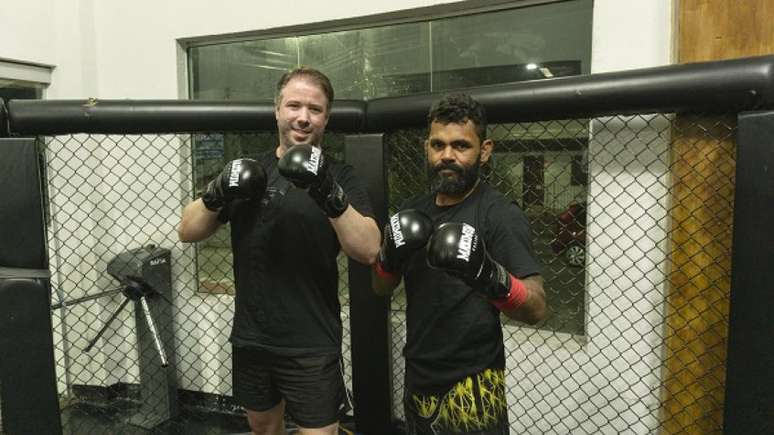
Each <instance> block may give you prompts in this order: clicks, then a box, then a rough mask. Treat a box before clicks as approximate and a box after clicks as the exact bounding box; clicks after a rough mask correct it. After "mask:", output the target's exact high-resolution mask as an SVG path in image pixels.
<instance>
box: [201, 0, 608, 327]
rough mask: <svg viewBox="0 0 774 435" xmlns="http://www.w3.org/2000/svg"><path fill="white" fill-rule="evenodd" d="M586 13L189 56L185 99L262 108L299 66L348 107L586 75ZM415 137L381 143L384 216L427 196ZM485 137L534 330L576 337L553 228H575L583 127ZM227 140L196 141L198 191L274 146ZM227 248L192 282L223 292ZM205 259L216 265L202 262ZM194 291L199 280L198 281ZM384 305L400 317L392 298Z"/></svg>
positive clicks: (573, 6) (573, 264)
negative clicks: (540, 286) (523, 269)
mask: <svg viewBox="0 0 774 435" xmlns="http://www.w3.org/2000/svg"><path fill="white" fill-rule="evenodd" d="M592 6H593V2H592V0H574V1H561V2H552V3H544V4H539V5H533V6H528V7H511V8H502V9H499V10H494V11H492V10H489V11H485V12H480V11H473V12H468V13H465V14H459V15H456V16H450V17H449V16H446V17H443V18H427V19H416V20H413V21H411V22H404V23H398V24H389V25H381V26H378V25H377V26H371V27H364V28H359V29H350V30H343V31H330V32H320V33H316V34H309V35H301V36H293V37H282V38H264V39H260V40H253V41H239V42H225V43H218V44H211V45H204V46H196V47H191V48H190V49H189V60H190V68H189V71H190V76H189V86H190V95H191V98H193V99H232V100H239V99H250V100H256V99H257V100H270V99H272V98H273V97H274V92H275V90H274V86H275V84H276V82H277V80H278V79H279V78H280V76H281V75H282V73H283V72H284V71H286V70H288V69H291V68H293V67H296V66H298V65H309V66H312V67H315V68H318V69H320V70H322V71H323V72H325V73H326V74H327V75H328V76H329V77H330V78H331V81H332V82H333V86H334V89H335V91H336V98H337V99H355V100H368V99H374V98H381V97H392V96H402V95H410V94H416V93H426V92H436V91H449V90H453V89H459V88H466V87H474V86H482V85H490V84H498V83H507V82H518V81H525V80H542V79H549V78H555V77H562V76H572V75H580V74H589V73H590V66H591V65H590V64H591V24H592ZM515 121H517V120H514V122H515ZM425 134H426V133H425V132H423V131H415V130H411V131H402V132H393V133H391V134H390V135H388V136H387V137H386V138H385V140H386V141H387V142H388V146H389V148H390V150H391V152H392V158H391V159H390V161H389V165H390V168H388V170H389V174H390V176H389V189H390V192H389V198H390V204H389V205H390V209H391V211H395V208H396V207H398V206H399V205H400V204H401V203H402V202H403V200H405V198H408V197H410V196H414V195H415V194H418V193H420V192H421V191H424V189H426V182H425V181H424V180H425V168H424V156H423V153H422V152H421V146H418V145H417V144H421V143H422V139H423V138H424V136H425ZM489 135H490V137H491V138H492V139H494V141H495V143H496V155H495V157H494V158H493V161H492V165H491V166H492V167H491V168H488V169H487V170H488V171H489V172H487V173H485V175H486V176H487V177H488V179H489V181H490V182H491V183H493V184H495V185H496V186H497V188H498V189H500V190H501V191H502V192H504V193H505V194H506V195H508V197H509V198H511V199H513V200H514V201H516V202H517V203H518V204H520V205H521V207H522V208H523V209H524V210H525V213H526V214H527V215H528V217H529V218H530V221H531V222H532V225H533V231H534V232H535V240H536V241H535V247H536V253H537V255H538V256H539V257H540V259H541V261H542V262H543V263H544V266H545V270H544V278H545V279H546V287H547V289H548V290H547V291H548V292H549V293H550V294H549V309H550V311H551V316H550V318H549V319H548V320H547V321H546V322H545V323H544V324H543V325H541V327H542V328H546V329H550V330H554V331H564V332H569V333H573V334H579V335H582V334H584V326H583V318H584V312H585V311H584V304H585V302H584V295H585V292H584V291H583V286H584V279H583V278H584V276H585V275H584V272H585V270H584V264H583V260H582V259H583V256H582V255H583V253H577V255H575V254H573V256H570V255H569V253H572V252H575V251H572V252H569V251H568V250H567V249H566V247H565V244H562V243H559V242H557V241H560V242H562V241H564V240H565V239H564V233H565V232H562V231H560V230H562V229H563V228H565V227H564V226H562V225H560V223H561V222H560V221H561V219H562V218H564V217H566V216H574V215H573V214H572V213H570V214H568V212H567V211H568V210H570V209H571V208H572V207H578V206H579V204H580V205H582V204H583V203H584V201H585V197H586V194H587V182H586V179H587V175H586V171H585V166H583V165H584V164H585V160H582V157H583V156H584V155H585V152H586V149H587V142H588V135H589V132H588V123H587V122H586V120H571V121H551V122H544V123H513V124H500V125H491V126H490V131H489ZM231 136H232V135H229V134H225V135H211V136H202V137H199V138H197V139H196V140H194V154H193V157H194V168H195V174H196V186H197V190H199V189H201V188H202V187H203V186H204V185H205V183H206V182H207V181H209V180H210V179H212V178H213V177H214V176H215V174H217V172H219V171H220V169H221V168H222V167H223V165H224V164H225V162H226V161H228V160H230V159H233V158H236V157H238V156H243V155H249V154H252V153H254V152H255V151H258V150H259V149H271V148H273V147H274V146H276V143H277V142H276V134H275V132H267V133H261V134H258V135H256V136H254V137H248V136H245V135H242V136H241V137H240V136H234V137H231ZM342 141H343V138H342V137H341V135H335V134H331V133H328V134H327V135H326V139H325V142H326V145H327V146H328V147H329V148H331V145H335V144H336V143H340V142H342ZM334 148H335V146H334ZM339 149H340V148H339ZM407 171H408V172H407ZM574 223H575V222H574ZM576 226H577V227H578V228H574V227H573V228H574V229H573V230H572V231H571V232H568V233H567V234H572V237H573V239H572V240H570V241H569V242H568V243H566V244H567V245H571V246H572V247H573V249H575V247H576V246H577V247H583V248H584V251H583V252H585V221H582V222H581V220H579V219H578V220H577V225H576ZM224 231H227V230H226V229H222V230H221V232H224ZM576 239H577V240H576ZM576 242H577V243H576ZM228 243H229V239H228V236H227V233H223V234H220V235H219V237H215V238H211V239H210V241H208V242H206V243H205V244H200V249H202V251H201V254H202V255H200V257H199V260H200V263H199V264H200V270H204V271H210V272H207V273H210V275H212V276H213V277H214V278H215V279H217V280H218V282H221V283H222V282H224V280H223V279H221V277H219V276H217V275H218V273H216V272H213V271H219V270H230V259H228V257H227V253H228V249H225V248H227V247H228ZM210 248H212V249H213V250H215V249H220V250H221V251H223V252H225V254H219V255H210V256H207V255H204V254H206V250H207V249H210ZM213 252H215V251H213ZM568 252H569V253H568ZM207 273H205V274H204V275H206V274H207ZM200 280H201V281H202V282H204V280H205V277H204V276H203V275H202V273H201V272H200ZM225 281H228V279H226V280H225ZM205 287H206V286H205ZM551 292H553V293H551ZM393 304H398V309H399V310H400V309H401V307H402V304H403V299H401V296H400V295H399V296H398V297H397V298H396V299H394V300H393Z"/></svg>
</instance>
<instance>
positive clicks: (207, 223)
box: [177, 198, 220, 242]
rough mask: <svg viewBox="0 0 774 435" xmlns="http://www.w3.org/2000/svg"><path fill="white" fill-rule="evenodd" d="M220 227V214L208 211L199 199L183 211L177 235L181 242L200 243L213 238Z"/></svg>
mask: <svg viewBox="0 0 774 435" xmlns="http://www.w3.org/2000/svg"><path fill="white" fill-rule="evenodd" d="M219 226H220V221H218V212H217V211H211V210H208V209H207V207H205V206H204V203H203V202H202V200H201V198H199V199H197V200H196V201H193V202H191V203H189V204H188V205H187V206H185V208H184V209H183V216H182V218H181V219H180V224H179V225H178V227H177V235H178V237H179V238H180V241H181V242H198V241H201V240H204V239H206V238H207V237H209V236H211V235H212V234H213V233H214V232H215V231H216V230H217V229H218V227H219Z"/></svg>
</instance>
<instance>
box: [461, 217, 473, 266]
mask: <svg viewBox="0 0 774 435" xmlns="http://www.w3.org/2000/svg"><path fill="white" fill-rule="evenodd" d="M475 236H476V229H475V228H473V227H472V226H470V225H468V224H462V234H460V243H459V245H458V246H457V258H458V259H459V260H464V261H470V250H471V249H472V248H473V237H475Z"/></svg>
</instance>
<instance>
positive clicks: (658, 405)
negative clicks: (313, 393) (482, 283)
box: [38, 114, 736, 434]
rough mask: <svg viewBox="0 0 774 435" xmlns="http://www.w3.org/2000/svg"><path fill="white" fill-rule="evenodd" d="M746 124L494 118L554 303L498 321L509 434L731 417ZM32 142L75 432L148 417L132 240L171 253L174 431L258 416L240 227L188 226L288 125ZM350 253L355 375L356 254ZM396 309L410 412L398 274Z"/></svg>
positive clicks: (400, 170) (656, 428)
mask: <svg viewBox="0 0 774 435" xmlns="http://www.w3.org/2000/svg"><path fill="white" fill-rule="evenodd" d="M735 128H736V127H735V117H733V116H728V117H712V118H710V117H702V116H698V115H696V116H689V115H674V114H650V115H636V116H613V117H608V118H595V119H572V120H560V121H545V122H534V123H513V124H497V125H491V126H490V129H489V132H488V134H489V136H490V137H491V138H493V139H494V141H495V146H496V148H495V154H494V156H493V159H492V161H491V163H490V164H489V165H488V167H487V168H485V171H484V176H485V177H486V179H487V180H488V181H489V182H490V183H491V184H493V185H494V186H496V187H497V188H498V189H499V190H500V191H501V192H503V193H504V194H505V195H506V196H507V197H508V198H510V199H512V200H513V201H515V202H517V203H518V204H519V205H520V206H521V208H522V209H523V210H524V211H525V212H526V214H527V216H528V217H529V219H530V221H531V225H532V230H533V243H534V247H535V251H536V252H535V253H536V255H537V256H538V258H539V259H540V260H541V262H542V263H543V277H544V279H545V288H546V291H547V300H548V306H549V315H548V318H547V319H546V320H545V321H544V322H542V323H541V324H539V325H536V326H527V325H523V324H519V323H517V322H515V321H512V320H509V319H506V318H503V327H504V331H505V333H504V336H505V346H506V358H507V362H506V364H507V380H506V382H507V386H508V401H509V402H508V404H509V409H510V420H511V428H512V432H513V433H535V434H538V433H555V434H565V433H588V434H596V433H654V432H663V433H719V432H721V430H722V429H721V428H722V410H723V391H724V386H723V382H724V378H725V349H726V336H727V325H728V288H729V285H730V253H731V247H730V240H731V222H732V208H733V185H734V146H735V144H734V133H735ZM425 135H426V132H424V131H420V130H403V131H397V132H392V133H389V134H387V135H386V136H385V144H386V146H387V147H388V149H389V159H388V160H387V163H386V164H387V166H388V182H389V207H390V212H394V211H396V210H397V209H398V208H399V207H400V205H401V204H402V203H403V202H405V201H406V200H407V199H408V198H410V197H412V196H414V195H417V194H420V193H422V192H425V191H426V189H427V175H426V168H425V154H424V152H423V146H422V143H423V140H424V138H425ZM38 143H39V148H40V155H41V161H42V168H43V171H42V176H43V178H44V179H45V182H44V186H45V187H46V189H45V202H46V225H47V226H48V228H47V230H48V250H49V258H50V269H51V272H52V278H51V284H52V290H53V296H52V297H53V300H52V305H54V306H55V309H53V310H52V320H53V327H54V351H55V360H56V372H57V380H58V385H57V387H58V390H59V392H60V407H61V409H62V423H63V425H64V428H65V432H66V433H72V434H92V433H93V434H102V433H134V432H135V431H138V429H137V428H136V427H134V426H131V425H128V424H127V419H128V418H130V417H132V416H134V417H133V418H135V419H136V418H147V419H149V420H150V419H152V418H153V416H151V415H146V416H142V415H140V416H139V417H137V415H138V414H142V411H143V407H142V402H143V401H145V400H147V398H146V397H143V395H142V388H141V385H142V382H143V379H141V377H140V372H141V367H140V365H141V362H142V361H143V360H152V361H154V362H157V361H158V356H157V355H156V353H155V352H156V351H155V350H154V349H153V348H149V349H144V350H142V351H141V350H138V346H137V342H138V332H137V331H138V327H140V326H141V325H139V323H142V322H141V321H138V320H137V319H139V318H140V317H138V316H135V315H133V310H139V308H136V307H134V305H136V303H131V304H128V305H127V307H128V308H126V309H123V310H119V308H120V307H121V304H123V303H124V301H125V300H126V299H127V296H126V294H125V293H124V292H121V291H120V290H117V289H120V288H121V286H122V283H121V282H119V281H118V280H116V278H115V277H113V276H111V275H110V274H109V273H108V267H109V264H110V263H111V262H112V261H113V260H114V259H115V258H117V257H118V256H120V255H121V254H122V253H125V252H128V251H131V250H134V249H137V248H143V247H147V246H148V245H154V246H156V247H159V248H163V249H166V250H168V251H169V253H170V258H171V264H170V274H171V289H170V290H171V292H170V295H171V297H170V298H169V299H170V302H171V305H170V307H171V315H169V316H167V317H166V318H157V319H156V321H157V323H158V324H159V325H160V328H171V330H172V331H173V336H174V347H173V348H167V349H166V352H167V354H169V355H171V356H172V357H173V358H174V363H175V381H176V387H177V388H178V389H179V394H177V399H178V400H179V403H180V418H177V419H174V421H173V422H171V423H168V424H167V425H166V426H167V429H169V428H170V427H169V426H170V425H171V429H172V430H178V431H182V433H188V432H187V428H188V426H187V425H194V424H195V425H197V427H199V429H198V432H197V433H213V434H214V433H224V432H225V433H228V432H240V431H241V432H244V431H246V430H247V429H246V423H245V421H244V417H243V416H242V415H241V414H240V412H241V410H240V409H239V408H238V407H237V406H236V405H235V404H234V403H233V402H232V401H231V399H230V397H231V391H232V385H231V347H230V345H229V344H228V334H229V332H230V329H231V320H232V317H233V292H234V289H233V276H232V271H231V258H230V255H231V252H230V247H229V235H228V226H224V227H223V228H222V229H221V230H220V231H219V232H218V233H217V234H216V235H214V236H213V237H211V238H210V239H208V240H207V241H206V242H202V243H198V244H183V243H181V242H179V241H178V239H177V232H176V225H177V223H178V222H179V218H180V212H181V210H182V207H183V206H184V205H185V204H187V203H188V202H189V201H190V200H191V199H192V198H194V197H196V194H197V193H198V192H199V191H200V190H201V188H202V187H203V186H204V185H205V183H206V182H207V181H209V179H211V178H212V176H214V174H216V173H217V172H219V171H220V169H221V168H222V166H223V163H224V162H225V161H228V160H230V159H232V158H236V157H241V156H251V155H255V154H256V153H258V152H261V151H264V150H268V149H272V148H273V147H274V146H276V143H277V138H276V134H274V133H267V132H255V133H231V132H222V133H210V134H190V135H179V134H178V135H163V134H162V135H67V136H50V137H41V138H39V141H38ZM343 143H344V136H343V135H341V134H335V133H329V134H328V135H327V136H326V144H327V146H328V149H329V150H330V151H331V152H332V153H333V155H334V156H335V157H336V158H339V159H342V160H343V157H344V156H343V149H344V146H343ZM219 150H221V151H219ZM339 265H340V274H339V276H340V287H339V288H340V302H341V305H342V321H343V323H344V351H343V354H344V359H345V367H346V373H345V378H346V383H347V385H348V387H351V385H352V379H351V359H350V347H349V336H350V329H349V318H348V313H349V307H348V306H349V299H348V291H349V290H348V287H347V271H346V268H347V261H346V258H345V257H343V256H342V257H340V259H339ZM162 299H163V298H157V299H154V301H153V303H154V304H159V305H163V304H166V302H165V301H163V300H162ZM79 300H82V302H77V301H79ZM72 301H76V302H75V303H72ZM391 306H392V312H391V323H392V340H393V341H392V366H393V411H394V414H395V416H396V418H398V419H401V418H402V416H403V407H402V395H403V370H404V364H403V358H402V355H401V351H402V348H403V345H404V343H405V336H406V331H405V294H404V292H403V291H402V290H399V291H398V292H397V293H396V294H395V296H394V297H393V300H392V305H391ZM114 314H115V315H114ZM103 327H105V328H106V329H105V331H104V334H103V335H102V336H101V338H100V339H99V340H96V341H95V345H94V347H93V348H91V349H90V350H88V351H87V350H86V349H87V348H88V346H89V343H90V342H91V341H94V339H95V337H97V336H98V334H99V332H100V330H101V329H102V328H103ZM143 351H145V352H148V351H150V352H151V354H150V355H144V356H143V355H142V354H141V352H143ZM159 394H163V392H161V391H159ZM200 411H206V413H207V417H206V419H205V418H204V417H202V415H201V413H200ZM205 420H206V422H205ZM202 427H205V429H201V428H202Z"/></svg>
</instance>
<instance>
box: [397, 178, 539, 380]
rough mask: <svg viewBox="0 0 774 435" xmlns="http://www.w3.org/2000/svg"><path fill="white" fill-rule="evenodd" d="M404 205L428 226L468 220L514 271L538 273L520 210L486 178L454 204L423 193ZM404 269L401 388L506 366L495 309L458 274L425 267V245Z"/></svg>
mask: <svg viewBox="0 0 774 435" xmlns="http://www.w3.org/2000/svg"><path fill="white" fill-rule="evenodd" d="M403 208H404V209H406V208H414V209H418V210H421V211H423V212H425V213H427V215H428V216H430V218H432V220H433V222H434V223H435V225H439V224H441V223H444V222H466V223H468V224H470V225H473V226H474V227H475V228H476V230H477V231H478V232H479V233H481V234H482V235H483V240H484V243H485V246H486V249H487V252H489V254H490V255H491V256H492V258H493V259H494V260H495V261H497V262H498V263H500V264H502V265H503V266H504V267H505V268H506V269H507V270H508V271H509V272H510V273H511V274H512V275H514V276H516V277H519V278H524V277H527V276H530V275H535V274H538V273H539V272H540V266H539V263H538V261H537V260H536V259H535V256H534V254H533V249H532V242H531V232H530V228H529V223H528V221H527V218H526V216H525V215H524V213H523V212H522V211H521V209H520V208H519V207H518V206H517V205H516V204H514V203H512V202H510V201H509V200H508V199H507V198H505V197H504V196H503V195H502V194H500V193H499V192H497V191H496V190H494V189H493V188H492V187H491V186H489V185H488V184H486V183H483V182H482V183H479V185H478V187H476V189H475V191H474V192H473V193H472V194H471V195H470V196H468V197H467V198H466V199H465V200H464V201H463V202H461V203H459V204H456V205H453V206H448V207H439V206H437V205H435V195H434V194H428V195H424V196H421V197H419V198H416V199H414V200H412V201H410V202H409V203H407V204H406V205H405V207H403ZM403 273H404V277H405V282H406V297H407V299H408V308H407V310H406V317H407V324H408V333H407V340H406V347H405V348H404V350H403V354H404V356H405V357H406V382H407V387H409V388H411V389H415V390H420V391H421V390H424V391H428V392H432V391H434V390H436V389H443V388H448V387H449V385H451V384H453V383H455V382H457V381H459V380H460V379H462V378H464V377H465V376H468V375H472V374H474V373H478V372H481V371H483V370H484V369H486V368H498V369H502V368H504V367H505V356H504V351H503V335H502V328H501V326H500V316H499V311H498V310H497V308H495V307H494V306H493V305H492V304H490V303H489V302H488V301H487V300H486V299H485V298H484V297H482V296H481V295H480V294H479V293H478V292H476V291H475V290H473V289H472V288H471V287H469V286H468V285H467V284H465V283H464V282H463V281H462V280H461V279H459V278H457V277H454V276H452V275H450V274H448V273H446V272H443V271H439V270H435V269H430V267H429V266H428V265H427V255H426V251H425V250H424V249H422V250H419V251H417V252H416V253H415V254H414V255H413V256H412V258H411V259H410V261H409V262H408V263H407V264H406V266H405V269H404V270H403Z"/></svg>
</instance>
